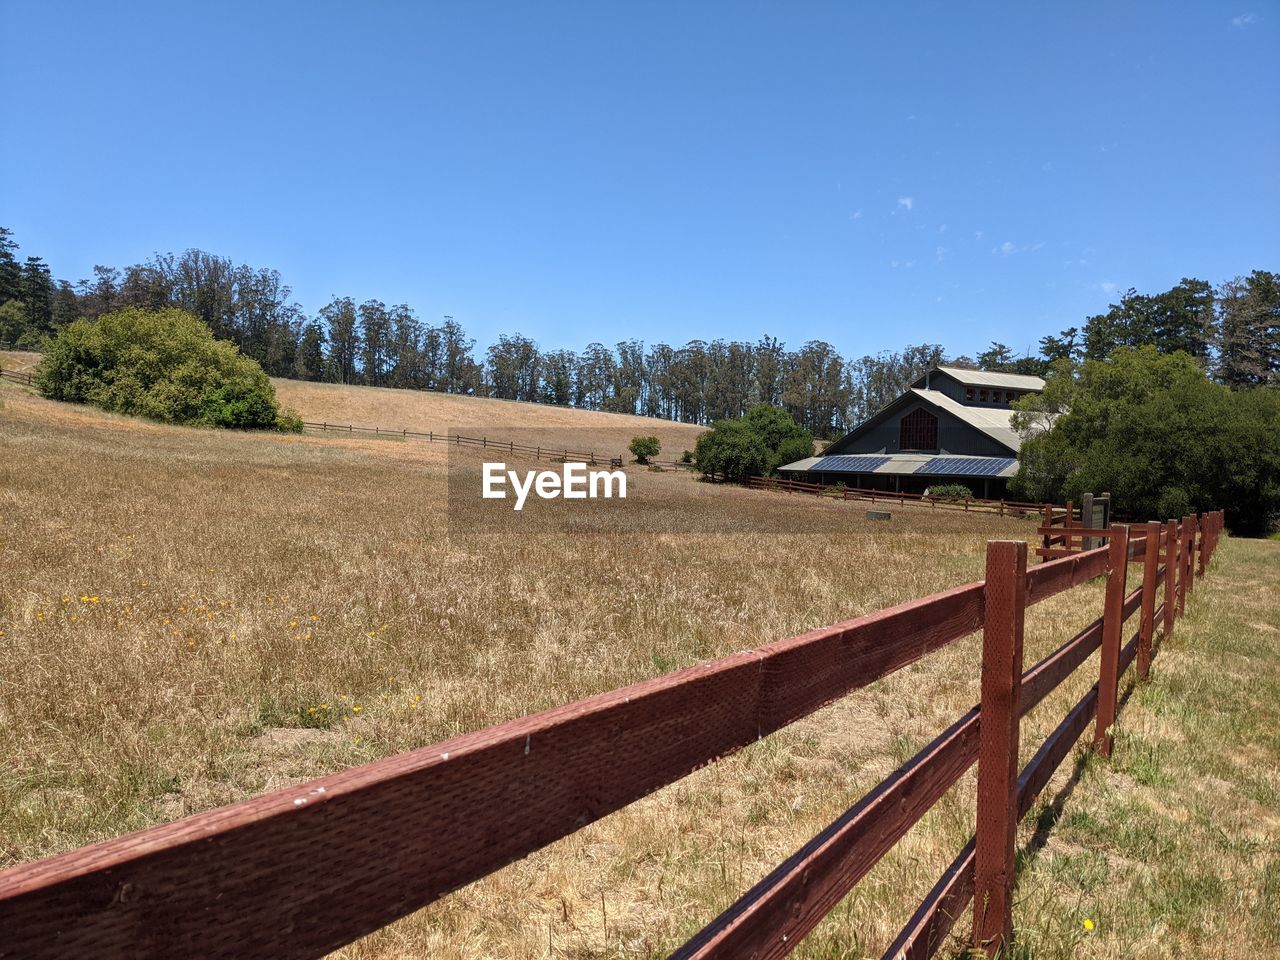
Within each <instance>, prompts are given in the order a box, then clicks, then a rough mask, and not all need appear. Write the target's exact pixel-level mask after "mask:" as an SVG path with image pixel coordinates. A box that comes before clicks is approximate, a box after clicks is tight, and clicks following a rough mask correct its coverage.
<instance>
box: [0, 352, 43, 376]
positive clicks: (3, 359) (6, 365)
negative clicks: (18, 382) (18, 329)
mask: <svg viewBox="0 0 1280 960" xmlns="http://www.w3.org/2000/svg"><path fill="white" fill-rule="evenodd" d="M40 356H41V355H40V354H38V353H30V352H29V351H26V350H0V370H19V371H29V370H34V369H35V368H36V364H38V363H39V362H40Z"/></svg>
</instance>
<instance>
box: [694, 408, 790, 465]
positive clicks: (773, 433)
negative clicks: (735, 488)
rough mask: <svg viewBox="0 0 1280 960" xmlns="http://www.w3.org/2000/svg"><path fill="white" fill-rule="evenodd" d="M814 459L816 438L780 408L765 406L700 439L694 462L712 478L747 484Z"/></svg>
mask: <svg viewBox="0 0 1280 960" xmlns="http://www.w3.org/2000/svg"><path fill="white" fill-rule="evenodd" d="M811 456H813V436H812V435H811V434H810V433H809V431H808V430H805V429H804V428H803V427H801V426H800V425H799V424H797V423H796V422H795V421H794V420H792V419H791V416H790V414H788V413H787V412H786V411H785V410H783V409H782V408H780V407H773V406H769V405H768V404H761V405H760V406H758V407H754V408H752V409H751V410H750V411H749V412H748V413H747V415H746V416H745V417H743V418H741V419H740V420H717V421H716V422H715V423H714V424H713V425H712V427H711V429H710V430H709V431H708V432H706V433H704V434H702V436H700V437H698V443H697V446H696V448H695V450H694V460H695V462H696V463H697V465H698V469H699V470H700V471H702V473H703V474H705V475H706V476H709V477H714V476H719V477H723V478H724V479H726V480H745V479H746V478H747V477H751V476H767V475H768V474H771V473H774V472H775V471H776V470H777V469H778V467H780V466H782V465H783V464H786V463H793V462H794V461H796V460H803V459H804V458H805V457H811Z"/></svg>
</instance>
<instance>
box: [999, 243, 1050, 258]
mask: <svg viewBox="0 0 1280 960" xmlns="http://www.w3.org/2000/svg"><path fill="white" fill-rule="evenodd" d="M1042 247H1044V242H1043V241H1041V242H1040V243H1014V242H1012V241H1010V240H1006V241H1005V242H1004V243H1002V244H1000V246H998V247H992V248H991V252H992V253H998V254H1000V256H1002V257H1009V256H1012V255H1013V254H1015V253H1028V252H1031V253H1034V252H1035V251H1036V250H1039V249H1041V248H1042Z"/></svg>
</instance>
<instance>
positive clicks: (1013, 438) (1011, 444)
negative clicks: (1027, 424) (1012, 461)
mask: <svg viewBox="0 0 1280 960" xmlns="http://www.w3.org/2000/svg"><path fill="white" fill-rule="evenodd" d="M911 392H912V393H913V394H915V395H916V396H917V397H919V398H920V399H921V400H925V401H927V402H928V403H931V404H933V405H934V406H935V407H937V408H938V409H939V410H945V411H946V412H947V413H949V414H951V415H952V416H953V417H956V418H957V419H959V420H963V421H964V422H965V423H967V424H968V425H969V426H971V427H973V428H974V429H976V430H981V431H982V432H983V433H985V434H986V435H987V436H988V437H990V438H991V439H992V440H995V441H997V442H998V443H1002V444H1004V445H1005V446H1006V447H1008V448H1009V449H1010V450H1012V451H1013V452H1014V453H1017V452H1018V448H1019V447H1021V446H1022V438H1021V437H1020V436H1018V431H1017V430H1014V429H1013V427H1011V426H1010V425H1009V418H1010V417H1012V416H1013V411H1012V410H1010V409H1008V408H1006V407H970V406H968V405H966V404H963V403H960V402H958V401H956V400H952V399H951V398H950V397H949V396H947V395H946V394H945V393H943V392H942V391H940V390H921V389H919V388H918V387H912V388H911Z"/></svg>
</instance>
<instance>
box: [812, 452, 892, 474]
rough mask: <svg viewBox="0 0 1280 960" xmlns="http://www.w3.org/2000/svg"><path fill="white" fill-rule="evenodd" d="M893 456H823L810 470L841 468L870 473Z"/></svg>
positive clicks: (841, 469)
mask: <svg viewBox="0 0 1280 960" xmlns="http://www.w3.org/2000/svg"><path fill="white" fill-rule="evenodd" d="M891 459H892V458H891V457H867V456H862V457H854V456H834V457H822V458H821V459H819V460H818V462H817V463H815V464H814V465H813V466H812V467H810V468H809V469H810V470H840V471H843V472H845V473H870V472H871V471H873V470H875V469H876V468H877V467H883V466H884V465H885V464H886V463H888V462H889V461H890V460H891Z"/></svg>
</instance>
